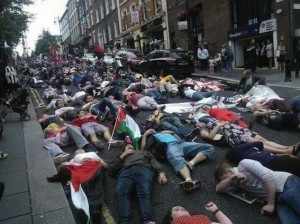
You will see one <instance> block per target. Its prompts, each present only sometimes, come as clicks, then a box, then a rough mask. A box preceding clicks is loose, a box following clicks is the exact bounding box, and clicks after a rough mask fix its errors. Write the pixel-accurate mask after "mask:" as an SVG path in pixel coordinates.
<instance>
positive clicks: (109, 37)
mask: <svg viewBox="0 0 300 224" xmlns="http://www.w3.org/2000/svg"><path fill="white" fill-rule="evenodd" d="M107 29H108V41H110V40H111V39H112V35H111V26H110V25H108V28H107Z"/></svg>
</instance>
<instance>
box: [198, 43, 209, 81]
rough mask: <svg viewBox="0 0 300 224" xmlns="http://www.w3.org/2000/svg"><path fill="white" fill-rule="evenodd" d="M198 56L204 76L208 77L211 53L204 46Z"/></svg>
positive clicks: (199, 49)
mask: <svg viewBox="0 0 300 224" xmlns="http://www.w3.org/2000/svg"><path fill="white" fill-rule="evenodd" d="M197 56H198V58H199V60H200V64H201V70H202V71H203V74H204V75H205V76H207V70H208V58H209V53H208V50H207V49H206V48H205V47H204V45H201V46H200V48H198V52H197Z"/></svg>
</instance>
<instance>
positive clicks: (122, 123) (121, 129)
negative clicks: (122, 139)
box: [116, 107, 141, 149]
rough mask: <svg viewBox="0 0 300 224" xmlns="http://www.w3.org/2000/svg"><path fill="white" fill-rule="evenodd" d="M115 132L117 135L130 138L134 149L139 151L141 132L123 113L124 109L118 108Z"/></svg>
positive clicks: (130, 118) (132, 120)
mask: <svg viewBox="0 0 300 224" xmlns="http://www.w3.org/2000/svg"><path fill="white" fill-rule="evenodd" d="M116 130H117V132H118V133H119V134H126V135H128V136H129V137H130V139H131V141H132V144H133V146H134V148H135V149H140V138H141V131H140V128H139V126H138V124H137V123H136V122H135V121H134V119H133V118H132V117H130V116H129V115H128V114H126V112H125V108H124V107H119V115H118V119H117V121H116Z"/></svg>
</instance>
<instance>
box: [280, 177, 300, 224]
mask: <svg viewBox="0 0 300 224" xmlns="http://www.w3.org/2000/svg"><path fill="white" fill-rule="evenodd" d="M299 195H300V178H299V177H297V176H290V177H288V179H287V181H286V182H285V185H284V188H283V191H282V192H281V193H280V194H279V196H278V197H277V200H276V208H277V213H278V216H279V219H280V221H281V223H282V224H297V223H300V196H299Z"/></svg>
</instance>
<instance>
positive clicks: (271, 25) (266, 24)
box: [259, 19, 277, 33]
mask: <svg viewBox="0 0 300 224" xmlns="http://www.w3.org/2000/svg"><path fill="white" fill-rule="evenodd" d="M274 30H277V23H276V19H270V20H265V21H262V22H261V24H260V27H259V33H267V32H271V31H274Z"/></svg>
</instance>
